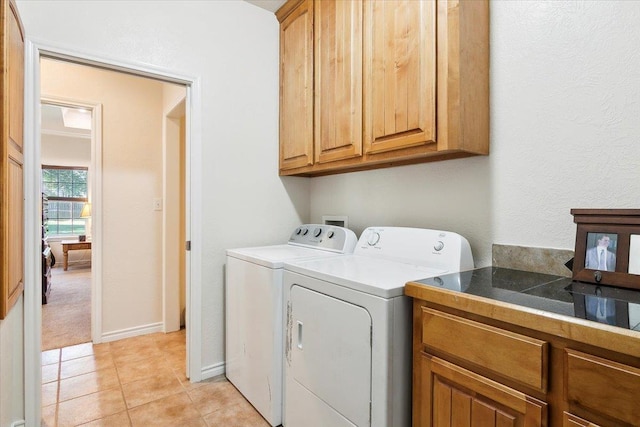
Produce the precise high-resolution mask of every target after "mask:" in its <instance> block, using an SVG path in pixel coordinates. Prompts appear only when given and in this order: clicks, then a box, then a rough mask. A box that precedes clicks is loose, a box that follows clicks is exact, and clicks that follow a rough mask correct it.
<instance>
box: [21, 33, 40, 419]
mask: <svg viewBox="0 0 640 427" xmlns="http://www.w3.org/2000/svg"><path fill="white" fill-rule="evenodd" d="M39 81H40V54H39V52H38V49H37V48H36V47H35V46H34V45H33V43H31V41H30V40H29V39H27V40H25V69H24V141H25V144H24V212H25V217H24V237H25V251H26V256H25V269H24V279H25V283H26V284H32V285H27V286H25V287H24V415H25V423H26V425H28V426H36V425H40V416H41V406H42V353H41V349H42V342H41V335H40V334H41V333H42V286H41V285H40V284H41V283H42V282H41V281H40V275H41V274H42V263H41V262H36V261H37V260H40V258H41V257H42V253H41V252H42V240H41V237H40V232H39V230H38V229H39V227H40V221H41V215H42V208H41V206H40V203H38V202H39V201H40V165H39V163H40V144H39V143H36V141H39V136H38V135H37V132H38V129H39V128H40V125H39V123H40V120H39V119H38V117H39V112H40V86H39V85H36V84H34V83H35V82H39Z"/></svg>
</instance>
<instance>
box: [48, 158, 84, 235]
mask: <svg viewBox="0 0 640 427" xmlns="http://www.w3.org/2000/svg"><path fill="white" fill-rule="evenodd" d="M87 174H88V170H87V168H85V167H60V166H42V192H43V193H44V194H45V195H46V196H47V198H48V199H49V212H48V227H47V228H48V232H49V235H78V234H86V230H85V223H86V218H80V212H81V211H82V206H83V205H84V204H85V202H87V201H88V199H87V184H88V182H87Z"/></svg>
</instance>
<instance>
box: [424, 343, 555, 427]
mask: <svg viewBox="0 0 640 427" xmlns="http://www.w3.org/2000/svg"><path fill="white" fill-rule="evenodd" d="M421 370H422V374H421V375H422V378H423V381H425V380H426V381H425V383H423V387H424V389H423V393H424V396H423V398H426V399H427V401H432V402H433V405H432V407H431V409H430V410H429V411H428V412H429V413H427V414H422V415H423V416H424V415H426V419H423V420H422V421H423V425H424V421H426V420H427V419H429V418H430V419H432V420H433V423H432V425H433V426H434V427H454V426H455V427H472V426H473V427H482V426H487V427H498V426H499V427H507V426H509V427H516V426H520V427H533V426H544V425H546V417H547V409H546V406H547V405H546V404H545V403H544V402H541V401H539V400H537V399H534V398H532V397H530V396H528V395H526V394H524V393H521V392H519V391H517V390H514V389H511V388H509V387H506V386H504V385H502V384H500V383H497V382H495V381H492V380H490V379H488V378H485V377H482V376H481V375H478V374H476V373H474V372H471V371H468V370H466V369H464V368H461V367H459V366H457V365H454V364H452V363H449V362H446V361H444V360H442V359H439V358H437V357H434V356H430V355H424V354H423V355H422V356H421ZM416 425H418V424H416ZM426 425H431V424H430V423H428V422H427V424H426Z"/></svg>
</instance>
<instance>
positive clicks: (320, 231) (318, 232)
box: [313, 227, 322, 237]
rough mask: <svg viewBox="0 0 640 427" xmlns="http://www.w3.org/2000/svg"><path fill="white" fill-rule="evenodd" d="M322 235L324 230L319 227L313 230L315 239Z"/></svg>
mask: <svg viewBox="0 0 640 427" xmlns="http://www.w3.org/2000/svg"><path fill="white" fill-rule="evenodd" d="M320 234H322V228H320V227H318V228H316V229H315V230H313V237H318V236H319V235H320Z"/></svg>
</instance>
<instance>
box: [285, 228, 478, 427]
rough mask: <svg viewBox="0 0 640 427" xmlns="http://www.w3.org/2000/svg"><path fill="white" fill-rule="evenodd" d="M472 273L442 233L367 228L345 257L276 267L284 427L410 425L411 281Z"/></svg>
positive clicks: (467, 255)
mask: <svg viewBox="0 0 640 427" xmlns="http://www.w3.org/2000/svg"><path fill="white" fill-rule="evenodd" d="M472 268H473V259H472V256H471V249H470V247H469V243H468V242H467V240H466V239H465V238H463V237H462V236H460V235H458V234H456V233H451V232H447V231H437V230H426V229H416V228H402V227H370V228H367V229H366V230H365V231H364V232H363V234H362V236H360V240H359V241H358V243H357V245H356V248H355V250H354V252H353V254H351V255H344V256H339V257H334V258H330V259H323V260H306V261H304V260H300V261H289V262H286V263H285V271H284V297H285V301H286V307H285V310H286V314H285V315H286V326H287V329H286V337H285V347H286V348H285V403H284V407H285V415H284V420H283V424H284V425H285V426H286V427H316V426H317V427H326V426H331V427H342V426H358V427H363V426H375V427H404V426H410V425H411V347H412V341H411V329H412V323H411V300H410V298H408V297H406V296H404V294H403V292H404V285H405V283H406V282H408V281H411V280H417V279H421V278H427V277H432V276H436V275H440V274H443V273H445V272H454V271H464V270H469V269H472Z"/></svg>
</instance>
